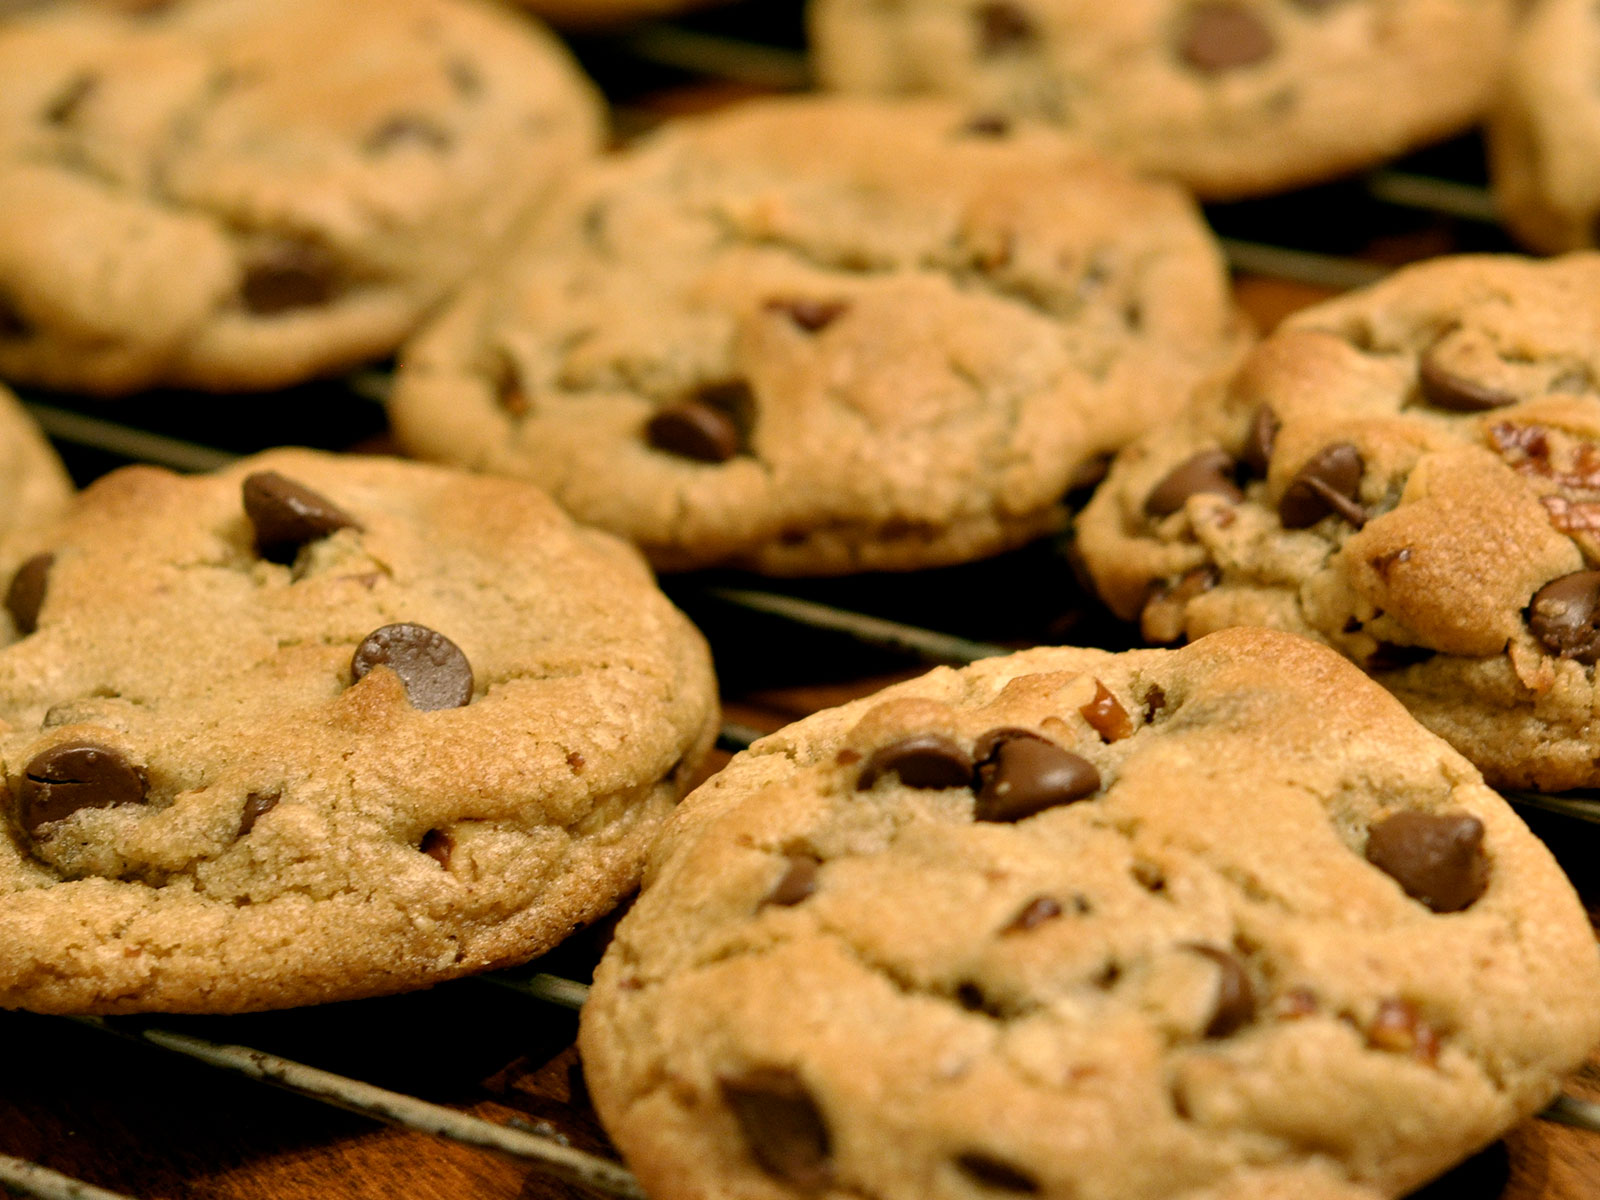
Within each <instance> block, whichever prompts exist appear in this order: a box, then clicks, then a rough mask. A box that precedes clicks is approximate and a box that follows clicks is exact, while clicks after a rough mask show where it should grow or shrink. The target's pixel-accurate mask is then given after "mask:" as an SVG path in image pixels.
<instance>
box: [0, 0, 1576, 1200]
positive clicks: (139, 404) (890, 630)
mask: <svg viewBox="0 0 1600 1200" xmlns="http://www.w3.org/2000/svg"><path fill="white" fill-rule="evenodd" d="M780 9H781V10H782V12H781V13H779V10H780ZM798 12H799V5H798V4H793V5H788V4H785V5H781V6H779V5H771V4H764V3H763V0H747V2H746V3H744V4H735V5H733V6H731V7H729V8H726V9H723V10H717V11H714V12H713V13H710V14H707V15H706V16H704V17H697V18H694V19H691V20H689V21H686V22H678V23H652V24H648V25H644V26H640V27H636V28H634V29H632V30H630V31H628V32H627V33H625V34H621V35H615V36H608V37H595V38H590V39H585V40H582V41H580V42H579V43H578V44H577V45H576V49H577V51H578V53H579V55H580V58H581V59H582V60H583V62H584V64H585V66H586V67H587V68H588V69H589V70H590V71H591V72H592V73H593V74H595V75H596V76H597V77H598V78H599V79H600V81H601V83H602V86H603V87H605V89H606V90H607V92H608V94H610V95H611V96H612V97H613V99H614V100H615V101H616V102H617V113H618V126H619V128H621V129H624V130H632V129H637V128H640V127H642V126H644V125H646V124H649V123H652V122H653V121H654V120H656V119H657V118H658V113H659V107H658V106H656V105H654V104H651V103H646V102H644V100H645V98H646V97H647V96H651V95H656V94H659V93H660V92H661V91H662V90H663V89H672V88H676V87H685V86H705V85H707V84H711V85H714V86H718V87H731V88H736V89H754V90H760V91H772V90H788V89H792V88H797V87H801V86H803V85H804V83H805V82H806V68H805V61H804V57H803V55H802V54H801V53H800V51H799V49H798V46H799V18H798ZM775 13H778V15H777V16H775V15H774V14H775ZM1328 214H1335V215H1336V219H1330V218H1328ZM1209 215H1210V217H1211V219H1212V222H1213V224H1214V225H1215V226H1216V228H1217V229H1218V230H1219V232H1220V233H1221V234H1222V235H1223V239H1224V246H1225V249H1226V252H1227V254H1228V255H1229V258H1230V261H1231V263H1232V265H1233V267H1234V269H1235V270H1236V271H1237V272H1240V273H1241V274H1247V275H1251V276H1256V277H1265V278H1268V279H1272V280H1278V281H1286V282H1289V283H1292V284H1298V285H1306V286H1309V287H1313V288H1318V289H1327V290H1341V289H1345V288H1349V287H1354V286H1359V285H1362V284H1365V283H1369V282H1371V281H1373V280H1374V279H1376V278H1378V277H1380V276H1381V275H1383V274H1384V273H1385V272H1386V271H1387V270H1389V269H1391V268H1392V266H1393V265H1395V263H1394V262H1393V261H1392V259H1387V258H1386V255H1385V254H1384V253H1381V252H1380V253H1373V252H1372V247H1373V245H1374V244H1378V245H1380V246H1381V245H1384V244H1386V239H1388V238H1390V237H1391V235H1392V234H1393V233H1394V232H1395V231H1397V230H1398V231H1406V230H1414V229H1417V228H1423V227H1426V228H1429V229H1440V228H1443V229H1445V230H1446V234H1447V236H1448V237H1449V239H1450V242H1451V244H1452V246H1454V247H1456V248H1461V249H1500V248H1506V249H1508V248H1510V247H1509V244H1507V243H1505V242H1504V240H1503V237H1502V235H1500V233H1499V231H1498V229H1497V227H1496V226H1495V225H1494V212H1493V205H1492V202H1491V200H1490V197H1489V194H1488V192H1487V190H1486V189H1485V187H1484V186H1483V181H1482V170H1481V161H1480V160H1479V157H1478V152H1477V149H1476V147H1475V145H1474V143H1473V142H1472V141H1471V140H1470V139H1467V140H1464V141H1463V142H1461V143H1457V144H1454V145H1452V146H1448V147H1445V148H1443V149H1440V150H1434V151H1430V152H1428V153H1426V154H1424V155H1420V156H1417V157H1416V158H1415V159H1413V160H1412V161H1410V162H1408V163H1407V164H1405V165H1404V166H1403V167H1400V168H1394V169H1388V170H1383V171H1379V172H1375V173H1373V174H1371V175H1368V176H1366V177H1365V178H1363V179H1359V180H1355V181H1351V182H1346V183H1341V184H1337V185H1332V186H1331V187H1329V188H1324V189H1314V190H1312V191H1310V192H1306V193H1298V194H1295V195H1293V196H1290V197H1282V198H1276V199H1274V200H1270V201H1252V202H1248V203H1243V204H1238V205H1231V206H1226V207H1219V208H1216V209H1213V210H1211V211H1210V213H1209ZM1352 230H1354V231H1355V233H1354V234H1352ZM387 385H388V377H387V374H386V373H385V372H384V371H383V370H381V369H378V370H367V371H363V372H359V373H357V374H355V375H353V376H351V377H349V378H347V379H345V380H342V381H338V382H335V383H333V384H316V385H308V386H307V387H305V388H302V389H295V390H294V391H293V392H291V393H288V394H278V395H275V396H274V397H273V398H272V401H271V406H270V414H269V416H268V417H264V418H262V419H257V420H252V419H248V417H247V418H245V419H241V417H240V414H241V413H243V414H249V413H251V412H252V411H256V410H259V409H260V408H261V407H262V406H259V405H253V404H252V402H251V401H250V400H249V399H248V398H235V399H230V400H228V401H226V402H225V403H219V402H217V401H215V400H214V399H211V398H202V397H189V396H175V395H171V394H168V395H162V396H154V397H148V398H143V399H140V400H137V401H133V402H128V403H123V404H119V405H118V406H117V407H115V408H112V407H109V406H102V405H99V404H97V403H95V402H93V401H80V400H77V399H74V398H71V397H62V396H41V395H33V396H27V397H25V400H26V402H27V403H28V405H29V407H30V409H31V410H32V411H33V414H34V415H35V417H37V418H38V420H39V421H40V423H41V424H42V425H43V426H44V428H45V430H46V432H47V433H49V435H50V436H51V437H52V439H54V440H55V442H56V443H57V445H58V446H59V447H60V448H61V450H62V451H63V455H64V457H65V458H66V459H67V461H68V463H69V465H70V466H71V468H72V469H73V471H74V473H75V474H76V475H77V476H78V477H79V478H80V479H81V480H86V479H88V478H92V477H93V476H95V475H97V474H100V473H102V472H103V471H104V470H106V469H109V468H110V467H112V466H116V465H120V464H122V463H126V462H134V461H140V462H153V463H157V464H161V465H164V466H168V467H171V468H174V469H177V470H183V471H195V470H209V469H213V468H215V467H217V466H220V465H222V464H224V463H226V462H227V461H229V460H230V459H232V458H233V457H235V456H236V455H238V454H241V453H247V452H249V451H251V450H254V449H260V448H265V447H266V446H268V445H273V444H278V443H280V442H283V441H285V440H294V441H298V442H301V443H302V444H312V445H320V446H323V447H326V448H330V449H348V448H351V447H355V446H362V445H368V444H373V441H374V439H379V438H381V435H382V431H383V428H384V422H383V415H382V408H381V400H382V397H383V394H384V392H385V391H386V389H387ZM302 417H303V418H304V419H303V420H301V419H300V418H302ZM377 444H378V445H380V446H381V442H378V443H377ZM1033 553H1035V554H1036V555H1037V554H1043V555H1044V556H1045V557H1046V558H1049V559H1050V560H1051V561H1052V562H1055V564H1056V565H1057V567H1058V568H1059V569H1060V570H1061V573H1062V575H1063V577H1065V576H1066V575H1067V571H1066V568H1065V566H1064V565H1062V564H1061V562H1060V560H1059V556H1058V555H1056V553H1055V551H1054V549H1053V548H1050V547H1045V548H1044V549H1043V550H1037V551H1034V552H1033ZM1032 565H1036V563H1035V564H1030V567H1031V566H1032ZM980 569H983V570H990V569H991V568H989V567H983V568H980ZM1001 569H1003V568H1001ZM670 586H671V590H672V592H673V595H674V598H675V599H676V600H678V602H679V603H680V604H681V605H683V606H684V607H686V608H688V609H689V610H690V611H691V612H692V613H694V614H695V615H696V616H697V617H701V616H702V615H703V614H706V613H709V614H711V617H710V619H711V621H712V630H713V640H714V641H715V640H716V632H715V630H716V628H717V624H716V623H717V622H718V621H719V619H720V618H725V617H727V616H729V615H730V614H731V615H732V616H734V617H736V618H737V619H738V620H740V621H745V622H756V623H757V624H761V623H766V625H765V627H766V628H768V629H770V628H773V627H776V628H780V629H782V630H783V631H784V632H785V636H805V637H825V638H836V639H841V640H842V643H843V644H844V645H845V646H847V647H848V648H849V653H850V655H851V656H853V658H854V659H855V660H856V661H859V660H860V656H861V655H862V654H865V653H870V654H874V655H877V656H879V657H878V658H877V659H875V660H874V661H878V662H881V663H883V664H884V665H885V666H886V667H891V666H898V667H901V668H904V667H906V666H909V665H916V664H932V663H952V664H961V663H968V662H972V661H975V660H976V659H979V658H983V657H986V656H990V655H994V654H1001V653H1005V652H1007V651H1008V650H1009V649H1012V648H1013V645H1012V643H1013V642H1026V641H1029V640H1041V638H1040V632H1039V630H1030V631H1026V632H1023V633H1022V634H1020V635H1019V634H1018V631H1016V630H1002V631H1000V632H999V633H998V634H995V633H990V632H988V631H983V630H975V631H974V630H963V631H962V632H959V633H958V632H941V631H939V630H937V629H934V628H927V627H925V624H924V622H923V621H922V620H919V619H912V620H903V619H901V617H902V616H903V613H904V611H905V610H904V606H903V605H902V604H901V602H902V601H904V600H905V598H906V597H907V595H908V594H909V593H908V591H907V590H906V589H905V588H898V589H897V588H896V587H895V586H893V585H892V584H891V585H888V586H887V587H884V588H880V589H878V590H876V591H873V590H871V589H870V587H869V588H868V590H867V591H862V590H861V589H854V590H853V589H852V587H851V586H850V585H815V586H808V585H805V584H799V583H796V584H792V585H791V584H784V585H783V586H781V587H779V586H774V585H773V584H772V583H771V581H762V580H751V579H749V578H737V577H721V576H717V577H713V576H706V577H700V578H691V579H687V580H682V581H673V582H672V583H671V585H670ZM924 590H926V589H924ZM702 623H703V624H705V623H706V622H705V621H704V620H703V621H702ZM773 623H775V626H774V624H773ZM1051 632H1055V633H1060V632H1062V628H1060V627H1057V628H1055V629H1054V630H1052V629H1050V628H1049V627H1048V626H1046V627H1044V633H1045V635H1046V636H1048V635H1049V634H1050V633H1051ZM1071 632H1073V633H1074V635H1076V634H1077V633H1080V632H1082V629H1081V627H1078V626H1073V627H1071ZM1114 636H1115V635H1114ZM1123 636H1126V635H1123ZM760 733H761V731H760V730H757V729H754V728H751V727H749V726H747V725H742V724H737V723H729V724H728V725H726V726H725V727H724V729H723V732H722V737H721V739H720V743H719V744H720V746H721V747H722V748H723V749H725V750H738V749H740V748H743V747H744V746H747V745H749V744H750V742H751V741H752V740H753V739H754V738H756V737H758V736H759V735H760ZM1510 798H1511V799H1512V800H1513V801H1515V802H1518V803H1520V804H1523V805H1525V806H1528V807H1530V808H1535V809H1544V810H1548V811H1553V812H1556V813H1559V814H1561V815H1563V816H1569V817H1577V818H1578V819H1580V820H1583V821H1587V822H1591V823H1600V798H1583V797H1550V796H1540V795H1532V794H1521V793H1513V794H1511V796H1510ZM445 986H446V987H447V988H479V989H487V990H490V991H494V992H498V993H502V994H510V995H511V996H512V997H514V998H515V1000H516V1002H518V1003H525V1004H526V1005H527V1006H528V1009H529V1012H530V1013H538V1012H548V1011H552V1010H562V1009H565V1010H573V1011H575V1010H577V1009H578V1008H580V1007H581V1005H582V1003H583V1000H584V997H585V995H586V993H587V988H586V986H585V985H584V984H583V983H582V982H581V981H579V980H577V979H574V978H570V977H568V976H566V975H558V974H551V973H547V972H546V971H544V970H543V969H541V967H540V965H539V964H535V965H534V966H533V967H531V968H523V969H519V970H514V971H505V972H500V973H497V974H493V975H488V976H482V977H479V978H478V979H475V980H463V981H460V982H458V983H454V984H449V985H445ZM216 1020H220V1021H223V1022H226V1021H227V1020H229V1019H227V1018H220V1019H216ZM76 1024H77V1025H79V1026H80V1027H85V1028H88V1029H92V1030H94V1031H96V1032H98V1033H100V1034H103V1035H107V1036H111V1037H115V1038H119V1039H123V1040H127V1041H133V1042H137V1043H140V1044H142V1045H144V1046H147V1047H152V1048H155V1049H157V1050H159V1051H160V1052H162V1053H164V1054H167V1055H171V1056H176V1057H179V1058H183V1059H189V1060H194V1061H197V1062H200V1063H204V1064H207V1065H209V1066H211V1067H214V1068H217V1069H220V1070H222V1071H225V1072H228V1073H230V1074H232V1075H234V1076H237V1077H242V1078H247V1079H250V1080H255V1081H259V1082H260V1083H264V1084H267V1085H270V1086H272V1087H276V1088H280V1089H285V1090H287V1091H290V1092H294V1093H296V1094H298V1095H301V1096H304V1097H308V1098H310V1099H313V1100H316V1101H318V1102H320V1103H323V1104H327V1105H332V1106H335V1107H337V1108H341V1109H346V1110H349V1111H351V1112H355V1113H359V1114H362V1115H363V1116H366V1117H369V1118H371V1119H373V1120H376V1121H381V1122H387V1123H390V1124H394V1125H399V1126H402V1127H405V1128H407V1129H411V1130H415V1131H419V1132H422V1133H426V1134H429V1135H432V1136H435V1137H438V1138H443V1139H448V1140H450V1141H454V1142H459V1143H462V1144H465V1145H468V1146H472V1147H477V1148H479V1149H482V1150H485V1151H489V1152H492V1153H496V1154H500V1155H505V1156H510V1157H511V1158H514V1159H517V1160H519V1161H522V1162H525V1163H527V1164H529V1165H530V1166H531V1167H532V1168H534V1169H535V1170H537V1171H540V1172H543V1173H545V1174H547V1175H549V1176H550V1177H552V1178H555V1179H559V1180H563V1181H565V1182H567V1183H569V1184H572V1185H575V1186H577V1187H579V1188H582V1189H586V1190H588V1191H589V1192H593V1193H599V1194H602V1195H606V1196H612V1197H618V1198H621V1200H638V1198H641V1197H642V1196H643V1193H642V1191H641V1190H640V1188H639V1185H638V1184H637V1182H636V1181H635V1180H634V1179H633V1177H632V1176H631V1175H630V1174H629V1173H628V1172H627V1170H626V1169H625V1168H624V1167H623V1166H622V1165H621V1164H619V1163H618V1162H616V1161H614V1160H613V1159H609V1158H606V1157H602V1156H601V1155H598V1154H594V1153H590V1152H587V1151H584V1150H581V1149H577V1148H575V1147H573V1146H572V1145H570V1144H567V1139H565V1138H564V1137H563V1136H562V1135H561V1134H560V1133H558V1132H556V1131H555V1130H553V1129H551V1128H550V1127H548V1126H544V1125H540V1124H530V1123H528V1122H524V1121H519V1120H515V1119H513V1120H512V1121H510V1122H508V1123H501V1122H497V1121H491V1120H487V1119H484V1118H483V1117H480V1116H475V1115H472V1114H470V1113H467V1112H463V1111H459V1110H458V1109H456V1108H453V1107H450V1106H447V1105H442V1104H437V1103H432V1102H430V1101H427V1100H424V1099H422V1098H419V1097H417V1096H414V1095H410V1094H407V1093H405V1092H401V1091H395V1090H390V1089H387V1088H383V1087H379V1086H376V1085H374V1084H372V1083H368V1082H363V1081H361V1080H359V1079H355V1078H351V1077H349V1076H346V1075H343V1074H339V1073H336V1072H333V1071H329V1070H326V1069H324V1068H322V1067H318V1066H315V1065H312V1064H310V1063H306V1062H301V1061H298V1060H297V1059H295V1058H291V1057H286V1056H284V1055H282V1054H278V1053H271V1052H268V1051H266V1050H261V1049H256V1048H252V1047H250V1046H245V1045H238V1044H234V1043H233V1042H231V1041H229V1040H225V1039H218V1038H213V1037H203V1036H198V1035H197V1034H195V1033H194V1032H191V1031H189V1030H188V1029H187V1028H185V1027H183V1023H182V1022H181V1021H177V1020H171V1021H169V1020H147V1019H131V1018H104V1019H102V1018H84V1019H78V1020H77V1021H76ZM213 1027H214V1026H213ZM1544 1116H1545V1117H1546V1118H1547V1119H1549V1120H1552V1121H1557V1122H1561V1123H1564V1124H1570V1125H1577V1126H1580V1127H1582V1128H1584V1129H1588V1130H1593V1131H1600V1105H1595V1104H1592V1103H1589V1102H1586V1101H1583V1100H1579V1099H1576V1098H1573V1097H1562V1098H1561V1099H1559V1100H1558V1101H1557V1102H1556V1104H1555V1105H1553V1106H1552V1107H1551V1108H1550V1109H1549V1110H1548V1111H1547V1112H1546V1113H1545V1114H1544ZM4 1191H9V1192H10V1193H12V1194H16V1195H21V1196H29V1197H39V1198H41V1200H134V1198H132V1197H128V1196H125V1195H122V1194H120V1193H116V1192H112V1191H107V1190H105V1189H103V1188H98V1187H95V1186H92V1185H90V1184H87V1183H83V1182H80V1181H78V1180H75V1179H71V1178H69V1177H67V1176H65V1175H61V1174H59V1173H57V1172H55V1171H52V1170H49V1169H47V1168H46V1167H43V1166H40V1165H37V1164H34V1163H30V1162H26V1161H23V1160H21V1159H16V1158H10V1157H6V1156H3V1155H0V1192H4Z"/></svg>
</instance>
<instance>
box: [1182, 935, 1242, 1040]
mask: <svg viewBox="0 0 1600 1200" xmlns="http://www.w3.org/2000/svg"><path fill="white" fill-rule="evenodd" d="M1183 948H1184V949H1185V950H1190V951H1193V952H1194V953H1195V954H1199V955H1203V956H1204V957H1206V958H1209V959H1210V960H1211V961H1212V962H1214V963H1216V964H1217V1000H1216V1007H1215V1008H1213V1009H1212V1012H1211V1020H1210V1022H1209V1023H1208V1024H1207V1025H1206V1036H1207V1037H1208V1038H1224V1037H1227V1036H1228V1035H1229V1034H1231V1033H1236V1032H1237V1031H1238V1030H1240V1029H1242V1028H1243V1027H1244V1026H1245V1025H1248V1024H1249V1023H1250V1021H1251V1019H1252V1018H1253V1017H1254V1016H1255V1015H1256V993H1255V989H1254V988H1253V987H1251V986H1250V976H1249V975H1247V974H1245V970H1244V966H1243V965H1242V964H1241V963H1240V962H1239V960H1238V959H1237V958H1235V957H1234V956H1233V955H1232V954H1230V953H1228V951H1226V950H1222V949H1219V948H1218V947H1216V946H1208V945H1206V944H1204V943H1203V942H1188V943H1186V944H1185V945H1184V947H1183Z"/></svg>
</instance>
